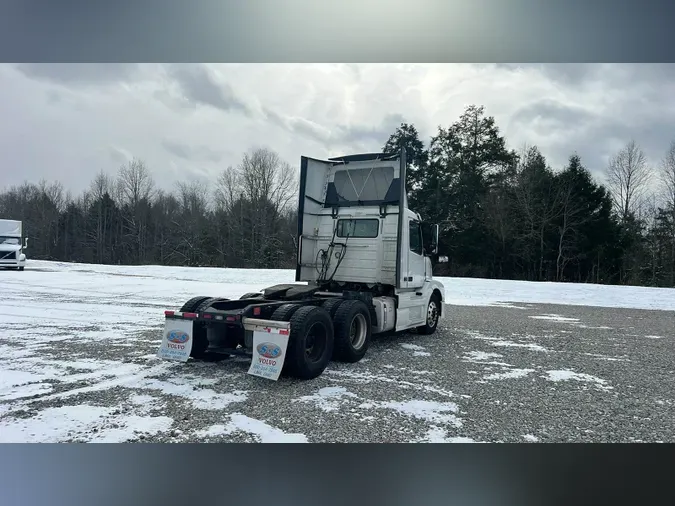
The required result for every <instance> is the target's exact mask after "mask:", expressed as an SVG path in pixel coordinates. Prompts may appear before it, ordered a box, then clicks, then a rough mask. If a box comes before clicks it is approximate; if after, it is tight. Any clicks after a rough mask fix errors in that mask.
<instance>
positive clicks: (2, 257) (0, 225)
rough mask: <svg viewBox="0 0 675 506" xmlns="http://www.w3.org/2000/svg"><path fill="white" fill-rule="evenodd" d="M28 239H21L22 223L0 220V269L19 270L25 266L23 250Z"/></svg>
mask: <svg viewBox="0 0 675 506" xmlns="http://www.w3.org/2000/svg"><path fill="white" fill-rule="evenodd" d="M27 246H28V239H26V238H24V237H23V233H22V223H21V222H20V221H17V220H0V268H4V269H19V270H20V271H22V270H23V269H24V267H25V266H26V255H25V254H24V253H23V250H24V249H26V247H27Z"/></svg>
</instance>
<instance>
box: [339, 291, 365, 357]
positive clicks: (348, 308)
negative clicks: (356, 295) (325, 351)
mask: <svg viewBox="0 0 675 506" xmlns="http://www.w3.org/2000/svg"><path fill="white" fill-rule="evenodd" d="M333 321H334V324H335V349H334V351H333V358H334V359H335V360H337V361H340V362H348V363H355V362H358V361H359V360H361V359H362V358H363V357H364V355H365V354H366V352H367V351H368V346H370V337H371V335H372V327H371V325H372V320H371V317H370V311H369V310H368V306H367V305H366V304H365V303H364V302H362V301H360V300H345V301H344V302H343V303H342V304H340V306H339V307H338V309H337V311H336V312H335V317H334V320H333Z"/></svg>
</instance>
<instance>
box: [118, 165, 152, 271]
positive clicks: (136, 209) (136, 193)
mask: <svg viewBox="0 0 675 506" xmlns="http://www.w3.org/2000/svg"><path fill="white" fill-rule="evenodd" d="M117 188H118V198H119V199H120V203H121V204H122V205H124V206H127V209H126V212H125V213H124V219H125V225H126V227H125V228H126V233H125V235H126V237H127V238H128V239H129V241H130V244H129V245H130V247H131V249H132V250H133V253H132V254H133V256H134V257H135V258H136V261H137V262H142V261H143V258H144V256H145V243H146V233H147V212H146V211H147V210H148V208H149V204H150V200H151V198H152V196H153V195H154V193H155V184H154V181H153V180H152V176H151V175H150V171H149V170H148V168H147V167H146V165H145V163H144V162H143V161H141V160H138V159H136V158H134V159H133V160H132V161H130V162H129V163H128V164H126V165H123V166H122V167H120V169H119V174H118V177H117Z"/></svg>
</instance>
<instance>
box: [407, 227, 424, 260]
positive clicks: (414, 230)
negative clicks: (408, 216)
mask: <svg viewBox="0 0 675 506" xmlns="http://www.w3.org/2000/svg"><path fill="white" fill-rule="evenodd" d="M408 235H409V237H410V251H412V252H413V253H416V254H417V255H421V254H422V229H421V228H420V224H419V222H417V221H415V220H410V221H409V222H408Z"/></svg>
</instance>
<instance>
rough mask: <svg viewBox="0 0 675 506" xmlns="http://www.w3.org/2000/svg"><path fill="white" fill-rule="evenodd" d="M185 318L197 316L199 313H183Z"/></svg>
mask: <svg viewBox="0 0 675 506" xmlns="http://www.w3.org/2000/svg"><path fill="white" fill-rule="evenodd" d="M183 317H184V318H197V313H183Z"/></svg>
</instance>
